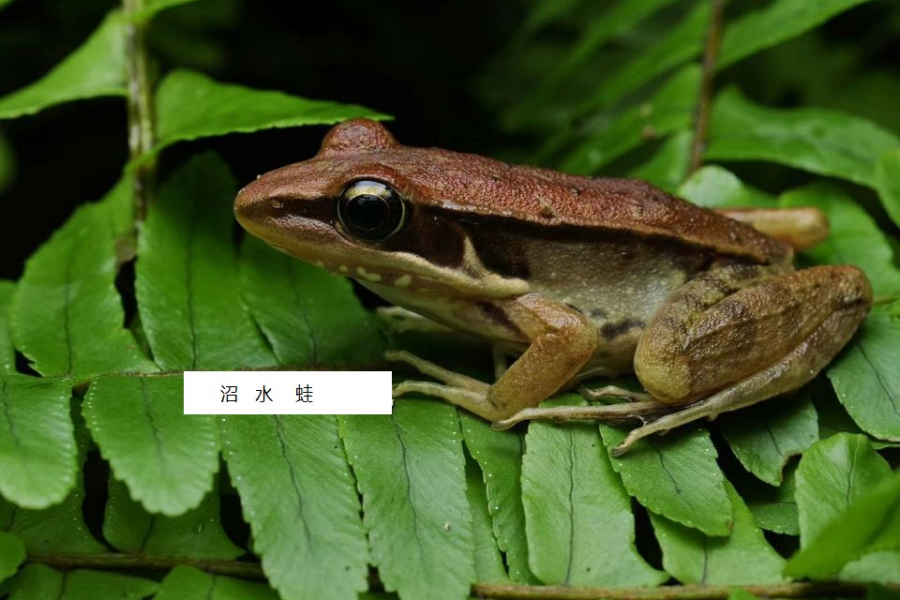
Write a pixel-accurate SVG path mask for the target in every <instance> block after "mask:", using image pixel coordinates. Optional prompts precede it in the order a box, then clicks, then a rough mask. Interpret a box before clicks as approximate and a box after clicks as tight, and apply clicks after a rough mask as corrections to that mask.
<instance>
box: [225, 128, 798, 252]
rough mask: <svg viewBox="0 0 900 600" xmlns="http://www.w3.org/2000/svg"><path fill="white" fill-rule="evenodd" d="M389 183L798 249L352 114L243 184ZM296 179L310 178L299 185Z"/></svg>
mask: <svg viewBox="0 0 900 600" xmlns="http://www.w3.org/2000/svg"><path fill="white" fill-rule="evenodd" d="M360 179H374V180H383V181H385V182H389V183H390V184H391V185H392V186H393V187H394V188H395V189H397V191H398V192H399V193H400V194H401V195H402V196H403V197H405V198H408V199H410V200H411V201H413V202H414V203H416V204H419V205H435V206H441V204H442V200H446V201H450V202H452V203H453V208H454V210H457V211H461V212H466V211H468V212H471V213H473V214H482V215H491V216H501V217H504V216H505V217H510V218H513V219H516V220H518V221H524V222H532V223H537V224H540V225H541V226H543V227H548V226H576V227H590V228H592V229H594V230H602V229H607V230H609V231H622V232H627V233H629V234H639V235H645V236H648V237H656V238H663V239H673V240H677V241H678V242H680V243H683V244H689V245H693V246H696V247H698V248H701V249H708V250H710V251H714V252H715V253H716V254H718V255H725V256H729V255H730V256H734V257H740V258H743V259H748V260H751V261H753V262H757V263H761V264H768V263H785V262H788V261H790V258H791V256H792V250H791V248H790V247H789V246H788V245H787V244H785V243H783V242H780V241H778V240H775V239H773V238H770V237H768V236H766V235H764V234H762V233H759V232H758V231H757V230H755V229H753V228H752V227H750V226H749V225H745V224H743V223H739V222H737V221H734V220H732V219H729V218H726V217H724V216H721V215H718V214H716V213H715V212H713V211H709V210H706V209H704V208H700V207H697V206H694V205H692V204H690V203H688V202H685V201H684V200H681V199H679V198H676V197H674V196H671V195H669V194H667V193H665V192H663V191H662V190H659V189H658V188H655V187H653V186H652V185H650V184H648V183H646V182H643V181H637V180H629V179H607V178H596V179H595V178H590V177H581V176H576V175H568V174H565V173H559V172H556V171H551V170H548V169H540V168H536V167H528V166H511V165H508V164H506V163H504V162H501V161H498V160H494V159H490V158H486V157H483V156H478V155H474V154H463V153H459V152H451V151H449V150H442V149H438V148H414V147H410V146H404V145H402V144H399V143H398V142H397V141H396V140H395V139H394V137H393V136H392V135H391V134H390V132H388V130H387V129H385V128H384V126H382V125H381V124H379V123H377V122H375V121H371V120H368V119H354V120H351V121H347V122H345V123H342V124H340V125H337V126H335V127H334V128H332V130H331V131H330V132H329V133H328V135H327V136H326V137H325V139H324V141H323V142H322V147H321V149H320V150H319V153H318V154H316V156H315V157H314V158H312V159H310V160H306V161H303V162H300V163H296V164H293V165H289V166H286V167H283V168H281V169H277V170H275V171H272V172H270V173H267V174H266V177H264V178H262V179H260V180H258V181H256V182H253V183H251V184H250V185H248V186H247V187H246V188H244V189H243V190H242V191H241V197H242V198H243V201H244V202H245V203H250V202H251V201H252V200H253V199H254V198H260V199H262V198H266V199H268V198H277V197H279V196H283V197H285V198H293V199H308V200H315V199H318V198H337V197H338V196H339V195H340V193H341V191H342V189H343V188H344V187H345V186H346V185H347V184H349V183H350V182H351V181H355V180H360ZM296 182H302V189H298V187H297V183H296Z"/></svg>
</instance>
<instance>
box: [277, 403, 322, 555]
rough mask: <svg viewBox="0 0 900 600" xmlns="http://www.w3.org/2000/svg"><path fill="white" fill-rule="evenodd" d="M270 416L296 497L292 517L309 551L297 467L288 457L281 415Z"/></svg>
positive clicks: (306, 524) (307, 524)
mask: <svg viewBox="0 0 900 600" xmlns="http://www.w3.org/2000/svg"><path fill="white" fill-rule="evenodd" d="M272 416H273V417H274V418H275V435H276V436H277V437H278V443H279V445H280V447H281V457H282V458H284V461H285V462H286V463H287V465H288V472H289V473H290V475H291V487H292V488H293V489H294V495H296V496H297V513H296V514H295V515H294V518H295V519H298V520H299V521H300V524H301V525H302V526H303V537H304V539H305V540H306V546H307V550H311V548H312V537H311V535H310V531H309V523H307V521H306V515H305V514H304V513H303V494H302V492H301V491H300V484H299V483H298V482H297V467H296V465H294V461H293V460H291V457H290V455H288V451H287V441H286V440H285V436H284V424H283V423H282V421H281V415H272Z"/></svg>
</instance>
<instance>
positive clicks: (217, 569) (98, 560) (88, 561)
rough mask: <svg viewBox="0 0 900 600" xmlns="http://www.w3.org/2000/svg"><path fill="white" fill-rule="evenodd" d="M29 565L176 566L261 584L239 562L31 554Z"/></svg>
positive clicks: (259, 574)
mask: <svg viewBox="0 0 900 600" xmlns="http://www.w3.org/2000/svg"><path fill="white" fill-rule="evenodd" d="M28 562H31V563H40V564H43V565H47V566H48V567H54V568H56V569H99V570H103V571H140V572H151V573H160V572H162V573H165V572H168V571H171V570H172V569H174V568H175V567H177V566H179V565H184V566H188V567H194V568H196V569H200V570H201V571H206V572H207V573H212V574H213V575H227V576H228V577H237V578H239V579H250V580H255V581H264V580H265V578H266V576H265V575H264V574H263V571H262V567H261V566H260V564H259V563H258V562H246V561H240V560H212V559H210V560H205V559H201V558H189V557H186V556H148V555H146V554H116V553H106V554H67V553H64V552H34V553H31V554H29V555H28Z"/></svg>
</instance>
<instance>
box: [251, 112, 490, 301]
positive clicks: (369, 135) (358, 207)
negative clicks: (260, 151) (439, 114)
mask: <svg viewBox="0 0 900 600" xmlns="http://www.w3.org/2000/svg"><path fill="white" fill-rule="evenodd" d="M473 165H474V170H473ZM497 165H502V163H497V161H492V160H490V159H485V158H481V157H476V156H470V155H464V154H458V153H454V152H448V151H444V150H437V149H421V148H411V147H406V146H403V145H401V144H399V143H398V142H397V141H396V140H395V139H394V137H393V136H392V135H391V134H390V132H388V130H387V129H385V128H384V127H383V126H382V125H381V124H379V123H376V122H375V121H370V120H367V119H354V120H351V121H347V122H345V123H342V124H340V125H337V126H335V127H334V128H333V129H332V130H331V131H330V132H329V133H328V135H327V136H326V137H325V140H324V141H323V142H322V147H321V149H320V150H319V152H318V154H316V156H315V157H313V158H311V159H310V160H307V161H304V162H300V163H296V164H293V165H289V166H286V167H283V168H280V169H277V170H275V171H271V172H269V173H266V174H265V175H262V176H260V177H259V178H258V179H257V180H256V181H254V182H252V183H251V184H249V185H248V186H246V187H245V188H244V189H242V190H241V191H240V193H239V194H238V196H237V199H236V200H235V203H234V211H235V215H236V217H237V219H238V221H239V222H240V223H241V225H242V226H243V227H244V228H245V229H246V230H247V231H249V232H250V233H252V234H253V235H255V236H257V237H259V238H261V239H263V240H264V241H266V242H267V243H268V244H270V245H271V246H273V247H275V248H277V249H278V250H281V251H282V252H285V253H287V254H290V255H292V256H294V257H296V258H299V259H301V260H304V261H306V262H309V263H312V264H316V265H318V266H321V267H324V268H326V269H328V270H330V271H332V272H335V273H339V274H342V275H346V276H349V277H354V278H356V279H358V280H360V281H362V282H363V283H368V284H376V285H378V286H394V287H396V288H401V289H406V288H410V289H415V290H416V291H417V292H426V293H428V292H431V293H437V294H443V293H448V292H449V293H466V294H477V295H494V294H496V293H500V292H501V291H502V293H504V294H505V293H507V291H508V290H506V288H505V287H504V286H500V287H501V288H502V290H494V288H495V287H496V286H497V284H498V281H499V280H500V279H501V278H498V277H497V276H496V275H494V274H493V273H490V272H488V271H487V270H486V269H485V268H484V267H483V265H481V263H480V261H479V260H478V257H477V255H476V254H475V252H474V249H473V248H472V246H471V242H470V241H469V238H468V236H467V235H466V233H465V226H464V225H463V223H462V221H463V220H464V218H463V219H461V218H460V217H467V216H468V217H469V218H477V214H476V212H477V211H473V210H470V209H468V208H467V207H465V206H462V205H461V204H462V203H461V202H457V201H456V199H457V198H462V197H465V196H466V190H467V187H466V186H467V185H471V184H472V183H473V181H477V180H478V171H479V170H480V169H482V170H483V169H485V168H487V169H491V168H494V169H496V168H500V169H503V168H505V166H501V167H497ZM473 176H474V179H473ZM462 213H465V214H462ZM448 288H449V289H448Z"/></svg>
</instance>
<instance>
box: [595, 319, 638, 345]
mask: <svg viewBox="0 0 900 600" xmlns="http://www.w3.org/2000/svg"><path fill="white" fill-rule="evenodd" d="M644 327H646V323H644V322H643V321H641V320H640V319H625V320H623V321H619V322H618V323H606V324H605V325H603V326H602V327H601V328H600V335H601V336H602V337H603V339H604V340H606V341H607V342H610V341H612V340H614V339H616V338H617V337H619V336H620V335H622V334H625V333H628V332H629V331H631V330H632V329H635V328H637V329H643V328H644Z"/></svg>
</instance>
